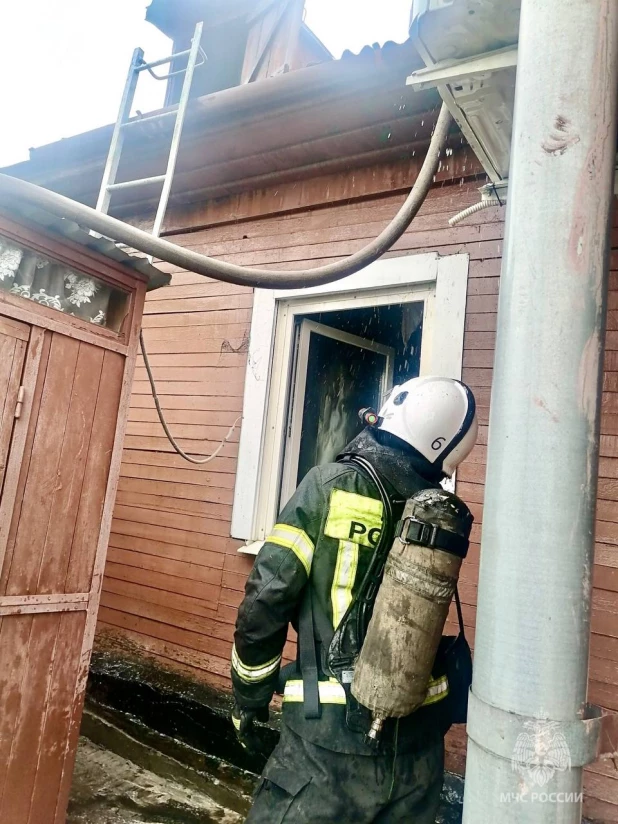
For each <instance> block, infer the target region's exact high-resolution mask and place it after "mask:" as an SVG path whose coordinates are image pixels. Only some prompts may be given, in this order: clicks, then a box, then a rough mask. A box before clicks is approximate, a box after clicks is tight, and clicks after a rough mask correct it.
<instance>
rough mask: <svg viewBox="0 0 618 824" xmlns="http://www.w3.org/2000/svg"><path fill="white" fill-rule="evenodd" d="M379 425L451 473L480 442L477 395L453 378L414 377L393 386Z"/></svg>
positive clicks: (447, 473) (381, 413) (447, 472)
mask: <svg viewBox="0 0 618 824" xmlns="http://www.w3.org/2000/svg"><path fill="white" fill-rule="evenodd" d="M377 427H378V429H382V430H383V431H384V432H390V433H391V435H395V436H396V437H397V438H400V439H401V440H402V441H405V442H406V443H407V444H409V445H410V446H411V447H413V448H414V449H416V451H417V452H420V454H421V455H422V456H423V457H424V458H426V459H427V460H428V461H429V462H430V463H431V464H433V465H434V466H437V467H439V468H441V469H442V471H443V472H444V474H445V475H448V476H449V477H450V476H451V475H453V473H454V472H455V470H456V469H457V467H458V466H459V464H460V463H461V462H462V461H463V460H464V459H465V458H467V457H468V455H469V454H470V452H471V451H472V448H473V447H474V444H475V443H476V438H477V435H478V420H477V417H476V403H475V401H474V395H473V394H472V392H471V391H470V389H469V388H468V387H467V386H466V385H465V383H462V382H461V381H458V380H454V379H453V378H439V377H423V378H413V379H412V380H409V381H406V382H405V383H403V384H401V386H396V387H395V388H394V389H393V391H392V392H391V394H390V396H389V398H388V400H387V401H386V403H385V404H384V406H383V407H382V409H381V410H380V415H379V420H378V424H377Z"/></svg>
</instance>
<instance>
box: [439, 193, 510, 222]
mask: <svg viewBox="0 0 618 824" xmlns="http://www.w3.org/2000/svg"><path fill="white" fill-rule="evenodd" d="M492 206H504V202H503V201H502V200H498V198H497V197H488V198H486V199H485V200H480V201H479V202H478V203H475V204H474V206H468V208H467V209H464V210H463V212H459V213H458V214H456V215H453V217H452V218H451V219H450V220H449V222H448V225H449V226H457V224H458V223H461V221H462V220H465V219H466V218H467V217H471V216H472V215H475V214H476V213H477V212H482V211H483V209H491V207H492Z"/></svg>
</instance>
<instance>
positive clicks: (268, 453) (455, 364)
mask: <svg viewBox="0 0 618 824" xmlns="http://www.w3.org/2000/svg"><path fill="white" fill-rule="evenodd" d="M468 268H469V257H468V255H466V254H459V255H449V256H447V257H439V256H438V255H437V254H423V255H410V256H405V257H398V258H389V259H387V260H384V259H382V260H379V261H377V262H376V263H373V264H371V266H368V267H367V268H366V269H363V270H362V271H361V272H357V273H356V274H355V275H351V276H350V277H347V278H344V279H342V280H340V281H337V282H335V283H331V284H326V285H324V286H317V287H313V288H311V289H294V290H285V291H284V290H281V291H278V290H277V291H276V290H273V289H257V290H256V291H255V295H254V303H253V315H252V321H251V335H250V339H249V353H248V362H247V373H246V378H245V392H244V400H243V426H242V431H241V436H240V446H239V455H238V467H237V474H236V486H235V491H234V507H233V513H232V536H233V537H235V538H240V539H243V540H245V541H247V542H250V541H260V540H262V541H263V540H264V537H265V536H266V534H267V532H268V530H270V528H271V527H272V525H273V523H274V518H276V515H277V513H276V511H274V510H276V502H277V501H278V484H279V479H280V472H281V457H282V447H283V434H284V429H283V427H284V425H285V412H286V404H287V391H288V386H289V377H290V376H289V366H290V362H291V355H292V352H291V345H292V331H293V325H294V316H295V315H296V314H310V313H315V312H319V311H337V310H338V309H353V308H355V307H356V306H362V305H380V304H381V305H388V304H389V303H390V304H392V303H394V302H398V301H399V300H405V302H410V301H414V300H425V302H426V307H425V319H424V326H423V330H424V331H423V345H422V355H421V374H422V375H423V374H424V375H428V374H434V375H441V376H444V377H452V378H461V368H462V360H463V337H464V323H465V313H466V295H467V287H468ZM275 331H276V332H277V334H276V335H275ZM275 338H276V339H277V346H276V347H275V345H274V344H275ZM286 370H287V371H286ZM269 410H272V414H269ZM277 443H278V444H279V446H277ZM275 488H276V489H277V493H276V494H275V492H274V490H275Z"/></svg>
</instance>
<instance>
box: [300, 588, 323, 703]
mask: <svg viewBox="0 0 618 824" xmlns="http://www.w3.org/2000/svg"><path fill="white" fill-rule="evenodd" d="M312 602H313V599H312V597H311V584H310V583H307V586H306V588H305V597H304V598H303V600H302V603H301V607H300V614H299V616H298V652H299V655H298V662H299V664H300V672H301V676H302V679H303V701H304V707H305V718H319V717H320V690H319V686H318V683H319V671H318V658H317V655H316V651H315V632H314V628H313V603H312Z"/></svg>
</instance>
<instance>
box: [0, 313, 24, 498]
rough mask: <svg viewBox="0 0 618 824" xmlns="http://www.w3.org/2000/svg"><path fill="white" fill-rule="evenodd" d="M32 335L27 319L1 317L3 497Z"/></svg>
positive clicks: (0, 459)
mask: <svg viewBox="0 0 618 824" xmlns="http://www.w3.org/2000/svg"><path fill="white" fill-rule="evenodd" d="M29 338H30V327H29V326H27V325H26V324H25V323H19V322H18V321H15V320H11V319H10V318H2V317H0V500H1V499H2V490H3V487H4V476H5V474H6V462H7V458H8V454H9V445H10V442H11V435H12V433H13V424H14V423H15V420H16V418H15V415H16V414H19V410H18V400H19V387H20V385H21V378H22V372H23V368H24V360H25V357H26V347H27V345H28V339H29Z"/></svg>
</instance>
